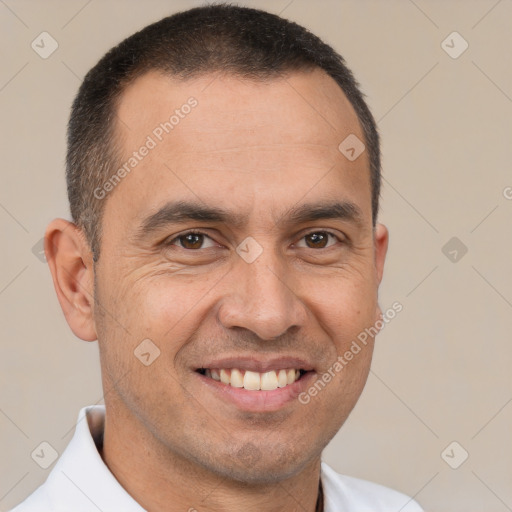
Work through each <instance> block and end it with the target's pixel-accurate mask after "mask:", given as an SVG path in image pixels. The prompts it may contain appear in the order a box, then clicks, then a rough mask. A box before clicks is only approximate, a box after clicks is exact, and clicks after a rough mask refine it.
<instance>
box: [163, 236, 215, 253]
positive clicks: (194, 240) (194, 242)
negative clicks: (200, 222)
mask: <svg viewBox="0 0 512 512" xmlns="http://www.w3.org/2000/svg"><path fill="white" fill-rule="evenodd" d="M170 245H177V246H179V247H182V248H183V249H190V250H198V249H205V248H208V247H213V246H214V245H215V243H214V242H213V240H212V239H211V238H210V237H209V236H208V235H205V234H203V233H185V234H184V235H180V236H177V237H176V238H175V239H174V240H172V241H171V243H170Z"/></svg>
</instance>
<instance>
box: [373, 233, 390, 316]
mask: <svg viewBox="0 0 512 512" xmlns="http://www.w3.org/2000/svg"><path fill="white" fill-rule="evenodd" d="M373 240H374V245H375V270H376V273H377V276H376V277H377V287H378V286H379V285H380V283H381V281H382V276H383V274H384V262H385V261H386V253H387V252H388V242H389V233H388V228H387V227H386V226H384V224H377V225H376V226H375V230H374V234H373ZM375 315H376V316H375V321H377V320H380V318H381V316H382V310H381V309H380V306H379V305H378V304H377V310H376V312H375Z"/></svg>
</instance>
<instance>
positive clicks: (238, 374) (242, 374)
mask: <svg viewBox="0 0 512 512" xmlns="http://www.w3.org/2000/svg"><path fill="white" fill-rule="evenodd" d="M205 375H206V377H210V378H212V379H213V380H217V381H220V382H223V383H224V384H229V385H230V386H233V387H235V388H245V389H249V390H259V389H261V390H264V391H271V390H273V389H277V388H284V387H285V386H287V385H288V384H293V383H294V382H295V381H296V380H297V379H298V378H299V377H300V370H296V369H294V368H290V369H283V370H277V371H276V370H272V371H270V372H265V373H259V372H251V371H249V370H239V369H238V368H229V369H226V370H225V369H224V368H222V369H220V370H219V369H214V368H212V369H207V370H205Z"/></svg>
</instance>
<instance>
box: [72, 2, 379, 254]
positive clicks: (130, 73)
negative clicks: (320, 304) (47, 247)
mask: <svg viewBox="0 0 512 512" xmlns="http://www.w3.org/2000/svg"><path fill="white" fill-rule="evenodd" d="M313 68H320V69H323V70H324V71H325V72H326V73H327V74H328V75H330V76H331V77H332V78H333V79H334V80H335V81H336V82H337V83H338V85H339V86H340V88H341V89H342V90H343V92H344V93H345V95H346V96H347V98H348V100H349V101H350V103H351V104H352V106H353V108H354V110H355V111H356V114H357V116H358V118H359V122H360V124H361V128H362V130H363V133H364V137H365V145H366V147H367V150H368V155H369V160H370V179H371V187H372V191H371V192H372V217H373V224H374V225H375V222H376V218H377V213H378V206H379V194H380V183H381V176H380V174H381V173H380V146H379V135H378V132H377V127H376V123H375V120H374V118H373V116H372V114H371V112H370V110H369V108H368V106H367V104H366V102H365V101H364V98H363V95H362V93H361V91H360V90H359V85H358V83H357V82H356V80H355V79H354V76H353V75H352V72H351V71H350V70H349V69H348V68H347V66H346V65H345V61H344V59H343V57H341V55H339V54H338V53H337V52H336V51H335V50H334V49H333V48H331V47H330V46H329V45H327V44H325V43H324V42H323V41H322V40H321V39H319V38H318V37H317V36H315V35H313V34H312V33H311V32H309V31H308V30H307V29H305V28H304V27H301V26H300V25H297V24H296V23H293V22H290V21H288V20H285V19H283V18H280V17H279V16H276V15H274V14H270V13H268V12H265V11H261V10H257V9H251V8H246V7H239V6H234V5H228V4H220V5H210V6H205V7H198V8H194V9H190V10H187V11H183V12H180V13H177V14H174V15H172V16H169V17H167V18H164V19H162V20H160V21H158V22H156V23H153V24H152V25H149V26H147V27H145V28H144V29H142V30H141V31H139V32H137V33H135V34H133V35H132V36H130V37H128V38H127V39H125V40H124V41H122V42H121V43H120V44H118V45H117V46H115V47H114V48H112V49H111V50H110V51H109V52H108V53H107V54H106V55H105V56H104V57H103V58H102V59H101V60H100V61H99V62H98V63H97V64H96V65H95V66H94V67H93V68H92V69H91V70H90V71H89V72H88V73H87V75H86V77H85V79H84V81H83V83H82V85H81V86H80V89H79V91H78V94H77V96H76V98H75V100H74V102H73V106H72V109H71V116H70V120H69V125H68V150H67V160H66V168H67V172H66V176H67V189H68V197H69V203H70V208H71V215H72V217H73V220H74V222H75V223H76V224H77V225H78V226H79V227H81V228H82V229H83V230H84V232H85V235H86V237H87V240H88V242H89V244H90V246H91V249H92V251H93V254H94V258H95V260H97V259H98V257H99V250H100V239H101V218H102V212H103V208H104V201H102V200H101V199H98V198H97V197H96V196H95V194H94V190H96V189H97V188H98V187H101V185H102V184H103V183H104V182H105V181H106V180H107V179H108V178H109V176H111V175H112V174H113V173H114V172H115V169H116V164H117V162H118V161H119V158H118V151H117V149H116V139H115V126H116V123H115V118H116V108H117V103H118V99H119V97H120V95H121V93H122V92H123V90H124V88H125V87H126V86H127V85H128V84H130V83H131V82H133V81H134V80H135V79H136V78H137V77H139V76H141V75H142V74H144V73H147V72H149V71H152V70H157V71H161V72H164V73H167V74H169V75H172V76H175V77H178V78H190V77H193V76H198V75H201V74H206V73H209V72H224V73H230V74H233V75H236V76H241V77H244V78H248V79H254V80H261V79H265V78H272V77H279V76H281V75H283V74H284V73H287V72H290V71H302V70H310V69H313Z"/></svg>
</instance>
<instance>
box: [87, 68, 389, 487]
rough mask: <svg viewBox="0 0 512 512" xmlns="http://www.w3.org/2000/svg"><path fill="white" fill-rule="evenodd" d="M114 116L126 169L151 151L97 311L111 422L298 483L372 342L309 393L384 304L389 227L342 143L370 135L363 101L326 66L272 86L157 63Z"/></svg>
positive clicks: (171, 448)
mask: <svg viewBox="0 0 512 512" xmlns="http://www.w3.org/2000/svg"><path fill="white" fill-rule="evenodd" d="M190 97H194V98H195V100H197V105H196V106H194V107H192V108H191V109H188V108H185V109H182V110H181V114H182V115H181V116H179V117H180V119H179V122H178V123H176V124H175V125H174V127H173V129H172V130H169V133H168V134H167V133H165V131H164V132H163V133H162V134H160V135H161V139H162V140H159V138H158V137H157V136H156V135H155V133H160V131H158V130H157V132H155V131H154V130H155V128H156V127H158V126H159V125H160V123H163V122H165V121H168V120H169V117H170V116H171V115H172V114H173V113H174V111H175V110H176V109H180V107H181V106H182V105H183V104H186V103H187V100H188V99H189V98H190ZM189 110H190V112H189V113H188V114H183V112H188V111H189ZM118 117H119V118H120V119H121V120H122V122H119V123H118V130H119V134H120V140H121V146H122V155H121V158H122V160H123V163H124V162H125V161H127V160H128V159H129V158H130V156H132V153H133V151H138V150H139V148H140V147H141V146H143V145H144V144H146V143H147V140H148V139H147V137H148V136H151V138H152V139H153V141H154V142H155V147H154V148H151V149H150V150H149V151H148V154H147V156H145V157H144V158H142V159H141V160H140V161H139V162H138V163H137V165H136V166H134V167H133V169H132V170H131V172H130V173H129V174H128V175H127V176H126V177H125V178H124V179H123V180H122V181H121V183H119V184H118V185H117V187H116V188H115V190H114V191H113V192H111V193H110V194H109V195H108V196H107V198H105V199H104V200H105V201H107V202H106V207H105V211H104V217H103V221H102V228H103V234H102V242H101V256H100V260H99V263H98V264H97V266H96V269H95V270H96V274H95V283H96V288H95V297H96V301H97V304H96V306H95V312H94V321H95V329H96V333H97V336H98V340H99V344H100V351H101V362H102V370H103V378H104V385H105V387H106V388H108V389H111V391H109V393H108V394H107V396H106V398H105V401H106V403H107V408H108V409H107V410H109V414H110V415H111V418H112V424H115V423H116V422H117V423H118V424H120V423H121V421H130V422H132V423H133V424H136V425H138V427H137V428H139V430H140V431H139V435H140V438H139V439H140V440H141V442H145V443H147V444H148V446H152V447H157V446H158V447H159V453H160V454H161V455H162V456H164V457H166V456H172V457H174V458H178V459H180V460H184V461H187V462H192V463H194V464H196V465H199V466H200V467H201V468H202V469H206V470H209V471H213V472H215V473H216V474H219V475H223V476H229V477H231V478H234V479H237V480H240V481H246V482H264V481H267V480H268V481H271V480H276V479H282V478H286V477H288V476H291V475H293V474H295V473H297V472H298V471H299V470H301V469H303V468H305V467H306V465H307V464H308V463H311V462H313V461H315V460H316V459H317V458H318V457H319V455H320V453H321V451H322V449H323V448H324V447H325V445H326V444H327V443H328V442H329V440H330V439H331V438H332V437H333V435H334V434H335V433H336V432H337V431H338V429H339V428H340V426H341V425H342V424H343V422H344V421H345V419H346V418H347V416H348V414H349V413H350V411H351V410H352V408H353V406H354V405H355V403H356V401H357V399H358V397H359V395H360V393H361V391H362V389H363V386H364V383H365V381H366V378H367V374H368V371H369V365H370V360H371V353H372V348H373V347H372V343H371V342H370V343H368V345H367V346H366V347H365V348H363V349H362V350H361V352H359V353H358V354H357V355H355V356H354V358H353V359H352V360H351V361H350V362H349V363H348V364H347V365H346V366H344V368H343V369H342V370H341V371H338V372H336V376H335V377H334V378H333V379H332V380H331V381H330V382H329V383H328V384H327V385H325V386H322V389H321V391H319V392H318V394H317V395H316V396H314V397H311V400H310V401H309V403H307V404H303V403H301V401H299V400H298V395H299V393H301V392H307V390H308V389H309V388H310V387H311V386H312V385H314V384H315V382H316V381H317V380H318V379H319V378H321V376H322V375H323V374H324V373H325V372H327V371H328V370H329V368H332V367H333V365H334V363H335V362H336V360H337V357H338V355H343V354H344V353H345V352H346V351H347V350H348V349H349V348H350V345H351V343H352V341H353V340H355V339H356V337H357V335H358V334H359V333H360V332H361V331H363V330H364V329H365V328H367V327H369V326H371V325H373V324H374V323H375V321H376V319H377V318H378V314H379V309H378V305H377V289H378V284H379V282H380V278H381V272H382V266H383V261H384V255H385V250H386V247H385V246H386V234H385V229H384V228H383V227H382V226H380V227H379V230H378V232H377V233H374V231H373V229H372V212H371V192H370V177H369V170H368V169H369V163H368V154H367V152H364V153H363V154H362V155H361V156H360V157H359V158H357V159H356V160H355V161H350V160H349V159H347V158H346V157H345V156H344V155H343V154H342V153H341V152H340V151H339V150H338V145H339V144H340V142H342V141H343V140H344V139H345V138H346V137H347V136H348V135H350V134H355V135H356V136H357V137H358V138H359V139H361V140H362V139H363V134H362V131H361V129H360V127H359V124H358V121H357V117H356V115H355V113H354V111H353V108H352V107H351V106H350V104H349V102H348V100H347V99H346V98H345V96H344V94H343V93H342V91H341V90H340V89H339V87H338V86H337V85H336V84H335V82H334V81H333V80H332V79H331V78H329V77H328V76H327V75H325V74H324V73H322V72H320V71H314V72H311V73H307V74H306V73H294V74H292V75H290V76H288V77H287V78H286V79H274V80H271V81H268V82H266V83H262V82H253V81H243V80H241V79H239V78H236V77H232V76H228V77H226V76H225V77H216V78H215V79H214V76H204V77H201V78H197V79H193V80H189V81H186V82H183V81H177V80H173V79H170V78H168V77H162V76H160V75H158V74H156V73H151V74H147V75H145V76H143V77H141V78H139V79H138V80H137V81H136V82H134V83H133V84H132V85H131V86H130V87H129V88H128V89H127V90H126V91H125V94H124V95H123V97H122V100H121V102H120V105H119V108H118ZM174 121H175V120H174ZM149 145H150V146H152V144H151V143H150V144H149ZM178 203H181V204H178ZM191 230H192V232H193V233H192V234H190V231H191ZM374 235H375V236H374ZM248 237H250V238H249V240H248V241H247V238H248ZM147 339H149V340H151V343H152V344H154V345H155V346H157V347H158V349H159V350H160V355H159V357H158V358H156V359H155V360H154V361H153V362H152V363H151V364H149V365H148V366H146V365H145V364H143V362H141V360H140V359H139V358H138V357H136V356H135V355H134V351H136V352H137V353H138V354H139V355H140V352H141V351H142V352H149V356H148V355H145V356H143V357H141V359H142V360H143V361H146V362H147V360H151V359H152V358H153V357H154V355H155V353H154V350H155V349H154V348H153V345H152V344H151V343H149V342H147V341H146V342H145V344H144V345H142V346H141V347H142V348H140V349H137V347H138V346H139V344H140V343H141V342H142V341H143V340H147ZM136 349H137V350H136ZM234 369H237V370H238V372H237V371H236V370H234ZM220 370H223V371H222V379H223V381H226V377H227V376H230V378H231V377H232V378H233V381H230V382H231V383H230V384H227V383H225V382H222V381H218V380H215V378H213V377H216V373H217V372H218V373H220ZM280 370H287V371H286V372H285V373H283V372H280ZM290 370H301V371H300V372H296V374H299V373H300V378H299V379H298V380H297V381H295V382H293V383H292V381H293V380H294V378H295V377H294V372H293V371H290ZM246 371H249V372H255V374H252V373H249V374H248V375H247V378H246V379H245V384H246V386H247V387H251V386H256V387H257V385H258V384H260V385H261V379H260V378H259V377H260V375H259V374H263V373H267V372H272V371H275V372H276V373H275V376H274V374H272V373H269V374H268V375H266V376H265V377H264V387H267V386H268V387H270V388H273V387H275V385H276V382H275V379H276V378H277V379H278V385H279V386H283V387H277V388H276V389H270V390H254V389H245V387H236V386H240V385H241V384H243V382H244V381H243V378H244V373H245V372H246ZM331 371H332V370H331ZM258 372H259V373H258ZM280 374H281V375H280ZM279 377H280V378H279ZM285 377H287V378H289V379H290V381H288V380H286V379H285ZM288 382H290V383H288ZM285 383H286V385H284V384H285ZM319 387H320V386H319ZM109 405H111V407H110V409H109ZM116 418H117V419H116Z"/></svg>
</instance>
